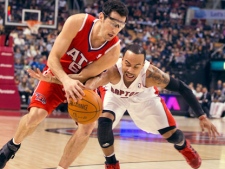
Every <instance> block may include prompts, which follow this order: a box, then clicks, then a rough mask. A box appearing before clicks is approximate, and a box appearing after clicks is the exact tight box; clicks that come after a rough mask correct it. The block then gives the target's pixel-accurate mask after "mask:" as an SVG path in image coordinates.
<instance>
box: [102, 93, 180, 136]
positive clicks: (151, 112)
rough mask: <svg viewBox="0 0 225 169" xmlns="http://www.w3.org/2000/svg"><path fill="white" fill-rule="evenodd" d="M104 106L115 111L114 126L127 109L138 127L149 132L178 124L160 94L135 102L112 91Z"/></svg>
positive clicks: (107, 94)
mask: <svg viewBox="0 0 225 169" xmlns="http://www.w3.org/2000/svg"><path fill="white" fill-rule="evenodd" d="M103 107H104V111H105V112H106V111H112V112H114V113H115V116H116V117H115V121H114V123H113V128H114V127H115V126H116V125H117V124H118V123H119V121H120V120H121V118H122V116H123V114H124V113H125V111H126V110H127V111H128V113H129V115H130V117H131V118H132V120H133V121H134V123H135V124H136V125H137V127H139V128H140V129H142V130H143V131H146V132H148V133H153V134H158V133H159V132H158V130H159V129H163V128H165V127H169V126H176V122H175V120H174V118H173V116H172V114H171V112H170V111H169V109H168V108H167V107H166V104H165V102H164V101H163V99H162V98H160V97H159V96H154V97H151V98H150V99H149V100H147V101H143V102H134V100H132V99H130V98H119V97H117V96H114V94H112V93H111V92H106V93H105V97H104V102H103Z"/></svg>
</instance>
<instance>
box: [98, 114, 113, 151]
mask: <svg viewBox="0 0 225 169" xmlns="http://www.w3.org/2000/svg"><path fill="white" fill-rule="evenodd" d="M112 124H113V121H112V120H111V119H109V118H106V117H100V118H99V119H98V130H97V135H98V142H99V144H100V146H101V147H102V148H107V147H110V146H111V145H113V143H114V136H113V131H112Z"/></svg>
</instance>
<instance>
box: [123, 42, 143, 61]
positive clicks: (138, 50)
mask: <svg viewBox="0 0 225 169" xmlns="http://www.w3.org/2000/svg"><path fill="white" fill-rule="evenodd" d="M128 50H129V51H131V52H133V53H135V54H143V55H144V61H145V59H146V51H145V49H144V48H143V47H142V46H140V45H138V44H131V45H128V46H127V47H126V49H125V52H124V54H125V53H126V52H127V51H128Z"/></svg>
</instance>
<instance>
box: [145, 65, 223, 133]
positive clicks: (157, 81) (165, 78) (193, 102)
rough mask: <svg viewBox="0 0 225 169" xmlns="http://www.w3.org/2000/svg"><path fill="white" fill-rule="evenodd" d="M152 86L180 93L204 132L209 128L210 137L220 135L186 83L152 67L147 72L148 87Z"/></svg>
mask: <svg viewBox="0 0 225 169" xmlns="http://www.w3.org/2000/svg"><path fill="white" fill-rule="evenodd" d="M150 86H157V87H161V88H165V89H167V90H170V91H174V92H178V93H179V94H180V95H181V96H182V97H183V98H184V100H185V101H186V102H187V103H188V105H189V106H190V107H191V108H192V109H193V110H194V112H195V113H196V115H197V116H198V118H199V120H200V125H201V128H202V130H204V128H207V130H208V133H209V136H210V137H212V136H213V137H216V135H219V133H218V131H217V129H216V127H215V126H214V125H213V124H212V123H211V122H210V121H209V120H208V119H207V117H206V115H205V113H204V111H203V110H202V108H201V105H200V104H199V102H198V100H197V99H196V97H195V95H194V94H193V92H192V90H191V89H190V88H189V87H188V86H187V85H186V84H185V83H184V82H182V81H181V80H179V79H175V78H173V77H170V76H169V75H168V74H166V73H164V72H163V71H161V70H160V69H158V68H157V67H155V66H153V65H150V66H149V68H148V70H147V71H146V87H150Z"/></svg>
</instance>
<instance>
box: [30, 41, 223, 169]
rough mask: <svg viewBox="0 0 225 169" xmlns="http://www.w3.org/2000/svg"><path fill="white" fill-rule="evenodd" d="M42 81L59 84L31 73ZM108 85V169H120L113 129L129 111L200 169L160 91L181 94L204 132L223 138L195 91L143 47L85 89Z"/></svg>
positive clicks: (103, 123)
mask: <svg viewBox="0 0 225 169" xmlns="http://www.w3.org/2000/svg"><path fill="white" fill-rule="evenodd" d="M29 72H30V75H31V76H33V77H34V78H37V79H39V80H45V81H51V82H56V81H57V80H56V79H55V78H52V77H51V78H49V77H46V76H43V75H42V74H41V72H40V71H39V73H35V72H33V71H29ZM104 85H107V89H108V90H107V91H106V92H105V95H104V101H103V109H104V110H103V114H102V116H101V117H100V118H99V120H98V140H99V144H100V146H101V147H102V150H103V152H104V155H105V158H106V162H105V168H106V169H120V166H119V162H118V161H117V159H116V157H115V154H114V146H113V143H114V136H113V131H112V129H113V127H115V126H116V125H117V124H118V122H119V121H120V119H121V118H122V116H123V114H124V112H125V111H128V113H129V114H130V117H131V118H132V119H133V121H134V123H135V124H136V125H137V126H138V127H139V128H140V129H142V130H143V131H146V132H148V133H155V134H156V133H160V134H161V135H162V136H163V137H164V138H165V139H166V140H167V141H168V142H169V143H172V144H174V147H175V148H176V149H177V150H178V152H180V153H181V154H182V155H183V156H184V157H185V159H186V161H187V162H188V164H189V165H190V166H191V167H192V168H194V169H195V168H199V167H200V165H201V158H200V156H199V155H198V153H197V152H196V151H195V150H194V149H193V148H192V147H191V145H190V142H189V141H188V140H186V139H185V137H184V134H183V132H182V131H181V130H179V129H178V128H177V127H176V122H175V120H174V118H173V116H172V114H171V113H170V111H169V109H168V108H167V107H166V104H165V103H164V101H163V99H161V98H160V96H159V92H158V90H157V88H156V87H160V88H166V89H168V90H171V91H176V92H179V93H180V94H181V95H182V96H183V97H184V99H185V100H186V101H187V103H188V104H189V105H190V106H191V108H192V109H193V110H194V111H195V113H196V115H197V116H198V117H199V120H200V126H201V128H202V130H204V129H205V128H206V129H207V130H208V133H209V136H210V137H216V136H217V135H219V133H218V131H217V129H216V127H215V126H214V125H213V124H212V123H211V122H210V121H209V120H208V119H207V117H206V115H205V113H204V112H203V110H202V109H201V106H200V105H199V103H198V101H197V100H196V98H195V96H194V95H193V93H192V91H191V90H190V89H189V88H188V86H187V85H186V84H184V83H183V82H182V81H180V80H176V79H174V78H172V77H170V76H169V75H168V74H166V73H164V72H162V71H161V70H159V69H158V68H156V67H155V66H153V65H151V64H150V63H149V62H148V61H146V60H145V51H144V49H143V48H142V47H140V46H139V45H131V46H129V47H128V49H127V50H126V52H125V55H124V56H123V58H120V59H119V60H118V62H117V63H116V65H115V66H113V67H111V68H110V69H108V70H107V71H105V72H103V73H102V74H100V75H99V76H97V77H95V78H92V79H90V80H88V81H87V82H86V84H85V86H86V87H87V88H89V89H96V88H97V87H99V86H104Z"/></svg>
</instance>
